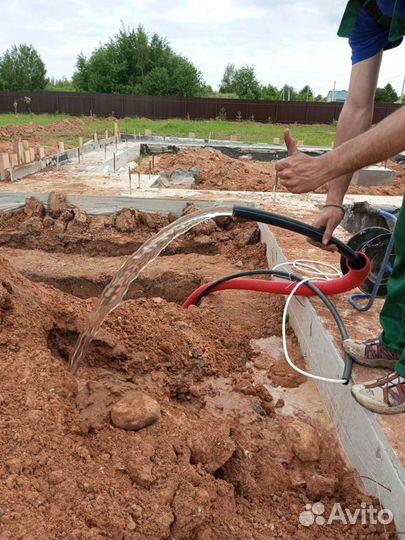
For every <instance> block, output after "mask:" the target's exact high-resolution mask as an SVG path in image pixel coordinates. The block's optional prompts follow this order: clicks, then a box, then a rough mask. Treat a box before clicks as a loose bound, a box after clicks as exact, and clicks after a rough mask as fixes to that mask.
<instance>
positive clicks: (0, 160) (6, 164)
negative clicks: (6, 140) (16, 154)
mask: <svg viewBox="0 0 405 540" xmlns="http://www.w3.org/2000/svg"><path fill="white" fill-rule="evenodd" d="M9 169H10V158H9V156H8V154H6V153H5V152H3V153H1V154H0V175H1V176H4V175H5V173H6V170H9Z"/></svg>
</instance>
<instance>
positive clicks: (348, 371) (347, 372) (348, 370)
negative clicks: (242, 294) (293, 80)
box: [195, 269, 353, 384]
mask: <svg viewBox="0 0 405 540" xmlns="http://www.w3.org/2000/svg"><path fill="white" fill-rule="evenodd" d="M254 275H270V276H276V277H279V278H283V279H289V280H290V281H297V282H298V281H302V279H303V278H302V276H298V275H297V274H291V273H290V272H283V271H281V270H269V269H267V270H248V271H246V272H239V273H238V274H232V275H230V276H226V277H223V278H221V279H218V280H217V281H214V282H213V283H211V285H209V287H207V288H206V289H205V290H204V291H203V292H202V293H201V294H200V296H199V297H198V298H197V300H196V301H195V305H196V306H199V305H200V303H201V301H202V300H203V298H204V297H205V296H207V295H208V294H209V293H210V292H212V291H213V290H214V289H216V288H217V287H218V286H219V285H222V284H223V283H226V282H227V281H230V280H232V279H236V278H240V277H245V276H254ZM305 285H306V286H307V287H308V288H309V289H311V290H312V291H313V292H314V293H315V294H316V295H317V296H318V297H319V298H320V299H321V300H322V302H323V303H324V304H325V306H326V307H327V308H328V309H329V311H330V313H331V315H332V317H333V318H334V319H335V322H336V324H337V327H338V328H339V332H340V335H341V337H342V341H344V340H345V339H348V337H349V335H348V333H347V329H346V326H345V324H344V322H343V321H342V319H341V317H340V315H339V313H338V311H337V309H336V308H335V306H334V305H333V304H332V302H331V301H330V300H329V298H328V297H327V296H326V295H325V294H324V293H323V292H322V291H321V290H320V289H319V288H318V287H317V286H316V285H314V284H313V283H311V282H310V281H306V282H305ZM344 364H345V366H344V370H343V374H342V380H344V381H345V383H344V384H349V382H350V379H351V376H352V369H353V359H352V357H351V356H350V355H348V354H347V353H345V358H344Z"/></svg>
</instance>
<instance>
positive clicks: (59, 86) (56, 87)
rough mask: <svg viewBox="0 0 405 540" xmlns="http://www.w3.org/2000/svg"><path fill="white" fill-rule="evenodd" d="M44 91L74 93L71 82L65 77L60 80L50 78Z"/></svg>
mask: <svg viewBox="0 0 405 540" xmlns="http://www.w3.org/2000/svg"><path fill="white" fill-rule="evenodd" d="M45 90H50V91H54V92H74V86H73V83H72V81H70V80H69V79H68V78H67V77H62V78H61V79H57V78H56V77H51V78H50V79H49V82H48V84H47V85H46V88H45Z"/></svg>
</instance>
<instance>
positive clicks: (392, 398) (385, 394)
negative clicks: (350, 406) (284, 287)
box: [345, 197, 405, 414]
mask: <svg viewBox="0 0 405 540" xmlns="http://www.w3.org/2000/svg"><path fill="white" fill-rule="evenodd" d="M404 228H405V197H404V201H403V202H402V208H401V212H400V214H399V217H398V221H397V224H396V227H395V233H394V241H395V251H396V257H395V263H394V271H393V273H392V276H391V277H390V279H389V281H388V294H387V298H386V300H385V303H384V306H383V308H382V310H381V315H380V321H381V326H382V327H383V332H382V334H381V336H380V339H379V342H378V341H377V340H371V341H370V342H368V343H367V342H366V343H360V342H357V344H356V342H355V341H354V340H347V342H349V343H346V342H345V349H346V350H347V351H348V352H349V353H351V352H354V353H355V354H353V357H354V359H355V360H358V361H359V362H360V363H362V364H365V365H370V366H371V365H376V360H378V361H380V362H382V361H383V360H385V361H386V362H387V367H388V366H389V365H392V366H393V369H394V371H393V372H392V373H389V374H388V375H386V376H385V377H382V378H381V379H377V380H373V381H369V382H367V383H364V384H355V385H354V386H353V387H352V394H353V396H354V397H355V398H356V400H357V401H358V402H359V403H360V404H361V405H363V406H364V407H366V408H368V409H370V410H371V411H374V412H378V413H382V414H394V413H399V412H405V230H404ZM350 342H352V343H351V344H350ZM361 347H362V348H361ZM356 355H357V356H356ZM378 357H379V358H378ZM395 359H396V361H395ZM380 365H381V364H380Z"/></svg>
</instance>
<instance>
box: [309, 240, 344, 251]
mask: <svg viewBox="0 0 405 540" xmlns="http://www.w3.org/2000/svg"><path fill="white" fill-rule="evenodd" d="M307 240H308V242H309V243H310V244H311V245H312V246H315V247H317V248H321V249H323V250H324V251H337V247H336V246H335V244H330V245H329V246H325V244H323V243H322V242H316V241H315V240H312V239H311V238H308V239H307Z"/></svg>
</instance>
